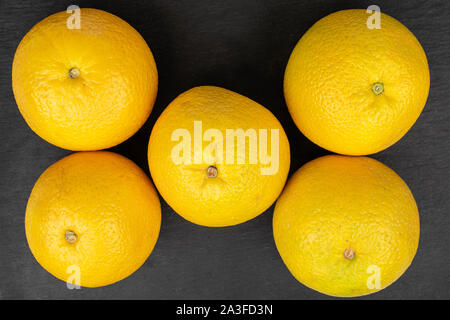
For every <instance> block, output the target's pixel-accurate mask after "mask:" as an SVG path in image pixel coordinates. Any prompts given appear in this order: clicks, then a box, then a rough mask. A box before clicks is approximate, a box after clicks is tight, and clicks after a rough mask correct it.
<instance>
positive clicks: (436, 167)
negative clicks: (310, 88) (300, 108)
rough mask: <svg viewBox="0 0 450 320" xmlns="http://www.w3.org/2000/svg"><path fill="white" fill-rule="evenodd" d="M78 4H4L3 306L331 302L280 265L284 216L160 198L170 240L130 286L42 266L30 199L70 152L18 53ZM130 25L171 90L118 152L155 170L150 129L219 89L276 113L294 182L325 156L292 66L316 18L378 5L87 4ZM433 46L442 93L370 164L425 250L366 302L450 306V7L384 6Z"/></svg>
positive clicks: (0, 58)
mask: <svg viewBox="0 0 450 320" xmlns="http://www.w3.org/2000/svg"><path fill="white" fill-rule="evenodd" d="M70 4H73V1H50V0H40V1H39V2H37V1H33V2H32V1H20V2H19V1H6V0H1V1H0V26H1V27H0V41H1V45H0V68H1V72H0V92H1V95H0V106H1V117H0V123H1V139H0V141H1V142H0V143H1V148H0V157H1V164H2V165H1V167H0V173H1V180H0V299H1V298H3V299H8V298H9V299H23V298H27V299H51V298H58V299H61V298H63V299H73V298H76V299H100V298H103V299H109V298H116V299H131V298H135V299H186V298H187V299H215V298H219V299H323V298H327V297H326V296H324V295H322V294H319V293H316V292H315V291H313V290H310V289H308V288H306V287H305V286H303V285H301V284H300V283H298V282H297V281H296V280H295V279H294V278H293V277H292V276H291V275H290V273H289V271H288V270H287V269H286V267H285V266H284V265H283V263H282V261H281V259H280V257H279V255H278V253H277V250H276V248H275V244H274V241H273V237H272V226H271V222H272V211H273V207H272V208H271V209H270V210H268V211H267V212H265V213H264V214H262V215H261V216H259V217H258V218H256V219H254V220H252V221H249V222H247V223H244V224H242V225H238V226H235V227H229V228H219V229H217V228H205V227H199V226H196V225H194V224H191V223H190V222H188V221H185V220H183V219H182V218H181V217H180V216H178V215H177V214H176V213H174V211H173V210H172V209H171V208H169V207H168V206H167V204H166V203H165V202H164V201H163V202H162V205H163V223H162V229H161V235H160V238H159V241H158V243H157V245H156V248H155V250H154V251H153V253H152V255H151V256H150V258H149V259H148V260H147V262H146V263H145V264H144V265H143V266H142V267H141V268H140V269H139V270H138V271H137V272H136V273H134V274H133V275H132V276H130V277H129V278H127V279H125V280H123V281H121V282H119V283H117V284H114V285H111V286H107V287H103V288H98V289H85V288H83V289H81V290H68V289H67V288H66V286H65V283H64V282H61V281H59V280H57V279H55V278H54V277H53V276H51V275H50V274H49V273H47V272H46V271H45V270H44V269H43V268H41V267H40V266H39V264H38V263H37V262H36V260H35V259H34V258H33V256H32V254H31V253H30V251H29V249H28V246H27V242H26V239H25V232H24V214H25V207H26V203H27V199H28V196H29V193H30V191H31V189H32V187H33V184H34V182H35V181H36V179H37V178H38V177H39V175H40V174H41V173H42V172H43V171H44V170H45V169H46V168H47V167H48V166H49V165H51V164H52V163H54V162H55V161H56V160H58V159H60V158H62V157H63V156H65V155H67V154H69V153H70V152H69V151H67V150H62V149H59V148H56V147H54V146H52V145H50V144H48V143H47V142H45V141H43V140H42V139H41V138H39V137H38V136H37V135H36V134H34V133H33V132H32V131H31V130H30V129H29V127H28V126H27V125H26V123H25V121H24V120H23V118H22V117H21V115H20V113H19V110H18V109H17V106H16V104H15V101H14V97H13V93H12V89H11V80H10V79H11V65H12V60H13V55H14V51H15V49H16V47H17V45H18V43H19V41H20V39H21V38H22V37H23V36H24V35H25V33H26V32H27V31H28V30H29V29H30V28H31V27H32V26H33V25H34V24H35V23H37V22H38V21H40V20H41V19H43V18H45V17H46V16H48V15H50V14H52V13H55V12H57V11H62V10H65V8H66V7H67V6H68V5H70ZM77 4H78V5H80V6H81V7H94V8H99V9H103V10H106V11H109V12H111V13H113V14H116V15H118V16H119V17H121V18H123V19H124V20H126V21H128V22H129V23H130V24H131V25H132V26H133V27H135V28H136V29H137V30H138V31H139V32H140V33H141V34H142V36H143V37H144V38H145V40H146V41H147V42H148V44H149V46H150V47H151V49H152V51H153V54H154V55H155V59H156V62H157V66H158V71H159V76H160V88H159V93H158V97H157V101H156V105H155V108H154V110H153V112H152V114H151V116H150V118H149V119H148V121H147V123H146V124H145V125H144V127H143V128H142V129H141V130H140V131H139V132H138V133H137V134H136V135H135V136H133V137H132V138H131V139H129V140H128V141H126V142H124V143H122V144H121V145H119V146H117V147H115V148H113V149H112V150H113V151H116V152H118V153H120V154H122V155H125V156H127V157H128V158H130V159H132V160H134V161H135V162H136V163H137V164H138V165H139V166H141V167H142V169H144V170H145V171H146V172H147V173H148V167H147V160H146V151H147V142H148V138H149V135H150V131H151V128H152V126H153V124H154V122H155V120H156V119H157V117H158V116H159V115H160V113H161V112H162V110H163V109H164V108H165V106H167V104H168V103H169V102H170V101H171V100H172V99H174V98H175V97H176V96H177V95H178V94H179V93H181V92H183V91H185V90H187V89H189V88H191V87H193V86H197V85H206V84H210V85H218V86H222V87H225V88H228V89H230V90H234V91H236V92H239V93H241V94H244V95H246V96H248V97H249V98H251V99H254V100H255V101H258V102H259V103H261V104H262V105H264V106H266V107H267V108H269V109H270V110H271V111H272V112H273V113H274V114H275V115H276V116H277V118H278V119H279V120H280V121H281V123H282V124H283V126H284V128H285V130H286V132H287V134H288V137H289V140H290V143H291V149H292V166H291V174H292V172H294V171H295V170H297V169H298V168H299V167H300V166H301V165H303V164H304V163H306V162H307V161H309V160H312V159H314V158H316V157H318V156H321V155H324V154H327V153H328V152H327V151H325V150H323V149H321V148H319V147H317V146H315V145H314V144H313V143H311V142H310V141H308V140H307V139H306V138H305V137H304V136H303V135H302V134H301V133H300V132H299V130H298V129H297V128H296V127H295V125H294V123H293V121H292V120H291V118H290V116H289V114H288V111H287V108H286V105H285V102H284V99H283V93H282V80H283V73H284V68H285V65H286V63H287V60H288V57H289V54H290V52H291V50H292V49H293V47H294V45H295V44H296V42H297V41H298V39H299V38H300V37H301V36H302V34H303V33H304V32H305V31H306V30H307V29H308V28H309V27H310V26H311V25H312V24H313V23H314V22H315V21H317V20H318V19H320V18H322V17H324V16H325V15H327V14H329V13H332V12H334V11H337V10H341V9H348V8H367V7H368V6H369V5H371V4H373V2H372V1H324V0H321V1H292V0H270V1H257V0H252V1H244V0H232V1H198V0H196V1H195V0H191V1H167V0H159V1H144V0H142V1H120V2H119V1H81V0H80V1H77ZM376 4H378V5H379V6H380V7H381V10H382V11H383V12H385V13H387V14H390V15H392V16H393V17H395V18H397V19H398V20H400V21H401V22H402V23H404V24H405V25H406V26H407V27H408V28H409V29H410V30H411V31H412V32H413V33H414V34H415V35H416V36H417V38H418V39H419V41H420V42H421V43H422V46H423V47H424V49H425V51H426V53H427V56H428V59H429V64H430V68H431V91H430V95H429V98H428V102H427V105H426V107H425V109H424V111H423V113H422V115H421V116H420V118H419V119H418V121H417V123H416V124H415V125H414V126H413V128H412V129H411V130H410V131H409V133H408V134H407V135H406V136H405V137H404V138H403V139H401V140H400V141H399V142H398V143H397V144H395V145H394V146H392V147H391V148H389V149H388V150H385V151H383V152H381V153H378V154H376V155H374V156H373V157H374V158H376V159H378V160H380V161H382V162H383V163H385V164H386V165H388V166H390V167H391V168H392V169H394V170H395V171H396V172H397V173H398V174H399V175H400V176H401V177H402V178H403V179H404V180H405V181H406V182H407V183H408V185H409V186H410V188H411V190H412V192H413V194H414V196H415V198H416V201H417V204H418V207H419V210H420V217H421V238H420V245H419V250H418V253H417V255H416V258H415V260H414V262H413V264H412V266H411V267H410V268H409V269H408V271H407V272H406V273H405V274H404V275H403V276H402V277H401V278H400V279H399V280H398V281H397V282H395V283H394V284H393V285H392V286H390V287H388V288H387V289H385V290H383V291H381V292H379V293H377V294H373V295H370V296H368V297H365V299H398V298H401V299H404V298H412V299H425V298H437V299H442V298H447V299H448V298H450V275H449V266H450V258H449V256H450V254H449V246H450V232H449V230H450V214H449V212H450V203H449V200H448V197H449V179H450V174H449V154H450V147H449V124H450V121H449V120H450V116H449V111H448V108H449V105H450V96H449V93H448V92H449V90H448V83H449V81H450V77H449V71H450V70H449V69H450V68H449V63H450V53H449V52H450V37H449V34H450V23H449V21H450V20H449V15H450V2H449V1H444V0H443V1H417V0H415V1H412V0H410V1H377V3H376Z"/></svg>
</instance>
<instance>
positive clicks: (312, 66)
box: [284, 10, 430, 155]
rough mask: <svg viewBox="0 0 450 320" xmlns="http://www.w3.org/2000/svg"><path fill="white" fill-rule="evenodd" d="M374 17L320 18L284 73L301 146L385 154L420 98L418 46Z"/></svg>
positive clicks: (425, 75)
mask: <svg viewBox="0 0 450 320" xmlns="http://www.w3.org/2000/svg"><path fill="white" fill-rule="evenodd" d="M378 14H380V13H378ZM375 15H377V13H375ZM377 17H378V16H373V13H372V14H367V13H366V10H344V11H338V12H335V13H333V14H330V15H328V16H326V17H325V18H323V19H321V20H319V21H318V22H317V23H315V24H314V25H313V26H312V27H311V28H310V29H309V30H308V31H307V32H306V33H305V34H304V35H303V37H302V38H301V39H300V41H299V42H298V43H297V45H296V47H295V49H294V51H293V52H292V54H291V57H290V59H289V62H288V65H287V67H286V72H285V77H284V94H285V99H286V103H287V106H288V108H289V112H290V113H291V116H292V118H293V119H294V121H295V123H296V125H297V126H298V128H299V129H300V130H301V131H302V133H303V134H304V135H305V136H306V137H307V138H309V139H310V140H311V141H313V142H314V143H316V144H318V145H319V146H321V147H323V148H325V149H328V150H331V151H333V152H337V153H341V154H347V155H365V154H371V153H375V152H378V151H381V150H383V149H385V148H387V147H389V146H391V145H392V144H394V143H395V142H397V141H398V140H399V139H400V138H401V137H403V136H404V135H405V133H406V132H407V131H408V130H409V129H410V128H411V126H412V125H413V124H414V122H415V121H416V120H417V118H418V117H419V115H420V113H421V111H422V109H423V107H424V106H425V103H426V100H427V97H428V90H429V87H430V74H429V70H428V62H427V58H426V56H425V53H424V51H423V49H422V47H421V45H420V43H419V42H418V41H417V39H416V38H415V37H414V35H413V34H412V33H411V32H410V31H409V30H408V29H407V28H406V27H405V26H404V25H403V24H401V23H400V22H399V21H397V20H395V19H394V18H392V17H390V16H388V15H386V14H382V13H381V14H380V16H379V18H380V19H379V20H377ZM377 22H380V24H379V25H377ZM378 26H379V27H380V28H379V29H377V28H376V27H378Z"/></svg>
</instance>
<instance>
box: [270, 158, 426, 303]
mask: <svg viewBox="0 0 450 320" xmlns="http://www.w3.org/2000/svg"><path fill="white" fill-rule="evenodd" d="M273 233H274V238H275V242H276V245H277V248H278V251H279V253H280V255H281V258H282V259H283V261H284V263H285V264H286V266H287V267H288V269H289V270H290V271H291V273H292V274H293V276H294V277H295V278H296V279H297V280H298V281H300V282H301V283H303V284H304V285H306V286H308V287H310V288H312V289H314V290H317V291H319V292H322V293H325V294H328V295H332V296H341V297H352V296H360V295H366V294H369V293H373V292H376V291H379V290H381V289H383V288H386V287H387V286H389V285H390V284H391V283H393V282H394V281H395V280H397V279H398V278H399V277H400V276H401V275H402V274H403V273H404V272H405V270H406V269H407V268H408V267H409V265H410V264H411V262H412V260H413V258H414V255H415V254H416V251H417V246H418V243H419V233H420V224H419V213H418V210H417V206H416V202H415V200H414V197H413V195H412V194H411V191H410V190H409V188H408V186H407V185H406V183H405V182H404V181H403V180H402V179H401V178H400V177H399V176H398V175H397V174H396V173H395V172H394V171H392V170H391V169H389V168H388V167H386V166H385V165H383V164H382V163H380V162H378V161H376V160H373V159H371V158H367V157H347V156H336V155H332V156H325V157H321V158H318V159H316V160H313V161H311V162H309V163H307V164H305V165H304V166H303V167H301V168H300V169H299V170H298V171H297V172H296V173H295V174H294V175H293V176H292V178H290V179H289V181H288V183H287V185H286V188H285V189H284V191H283V193H282V194H281V196H280V198H279V199H278V201H277V204H276V206H275V212H274V217H273Z"/></svg>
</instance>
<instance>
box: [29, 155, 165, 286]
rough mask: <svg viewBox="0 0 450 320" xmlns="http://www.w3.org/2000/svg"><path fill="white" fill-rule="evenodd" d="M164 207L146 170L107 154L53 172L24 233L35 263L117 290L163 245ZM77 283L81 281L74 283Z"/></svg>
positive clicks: (74, 158)
mask: <svg viewBox="0 0 450 320" xmlns="http://www.w3.org/2000/svg"><path fill="white" fill-rule="evenodd" d="M160 225H161V207H160V203H159V198H158V195H157V193H156V191H155V189H154V187H153V185H152V183H151V182H150V180H149V179H148V177H147V176H146V175H145V174H144V172H143V171H142V170H141V169H140V168H139V167H138V166H136V165H135V164H134V163H133V162H132V161H130V160H128V159H127V158H125V157H122V156H120V155H118V154H115V153H112V152H105V151H97V152H80V153H75V154H72V155H70V156H68V157H65V158H63V159H62V160H60V161H58V162H56V163H55V164H53V165H52V166H50V167H49V168H48V169H47V170H46V171H45V172H44V173H43V174H42V175H41V176H40V177H39V179H38V181H37V182H36V184H35V186H34V188H33V191H32V192H31V195H30V198H29V200H28V205H27V210H26V218H25V229H26V235H27V240H28V244H29V246H30V249H31V252H32V253H33V255H34V257H35V258H36V260H37V261H38V262H39V263H40V264H41V266H42V267H43V268H45V269H46V270H47V271H48V272H50V273H51V274H52V275H54V276H55V277H57V278H58V279H61V280H63V281H67V280H69V278H70V277H71V276H74V275H76V274H75V273H76V272H78V275H79V276H80V280H81V281H80V283H79V284H80V285H81V286H84V287H99V286H105V285H108V284H112V283H114V282H117V281H119V280H122V279H124V278H125V277H127V276H129V275H130V274H132V273H133V272H134V271H136V270H137V269H138V268H139V267H140V266H141V265H142V264H143V263H144V262H145V260H146V259H147V257H148V256H149V255H150V253H151V252H152V250H153V247H154V246H155V243H156V240H157V239H158V235H159V230H160ZM74 279H76V278H74Z"/></svg>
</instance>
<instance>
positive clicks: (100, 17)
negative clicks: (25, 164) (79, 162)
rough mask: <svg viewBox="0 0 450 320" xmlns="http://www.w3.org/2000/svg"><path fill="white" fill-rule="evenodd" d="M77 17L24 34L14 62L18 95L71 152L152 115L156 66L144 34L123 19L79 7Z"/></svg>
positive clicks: (33, 119)
mask: <svg viewBox="0 0 450 320" xmlns="http://www.w3.org/2000/svg"><path fill="white" fill-rule="evenodd" d="M75 18H76V16H73V14H68V13H66V12H65V11H64V12H59V13H56V14H53V15H51V16H49V17H47V18H45V19H44V20H42V21H41V22H39V23H38V24H36V25H35V26H34V27H33V28H32V29H31V30H30V31H29V32H28V33H27V34H26V35H25V37H24V38H23V39H22V41H21V42H20V44H19V46H18V48H17V51H16V54H15V57H14V62H13V68H12V84H13V90H14V96H15V98H16V102H17V105H18V107H19V110H20V112H21V114H22V116H23V117H24V119H25V121H26V122H27V123H28V125H29V126H30V127H31V129H32V130H33V131H34V132H35V133H37V134H38V135H39V136H40V137H41V138H43V139H44V140H46V141H48V142H50V143H52V144H54V145H56V146H58V147H61V148H65V149H69V150H84V151H86V150H100V149H105V148H109V147H112V146H115V145H117V144H119V143H121V142H122V141H124V140H126V139H128V138H129V137H131V136H132V135H133V134H134V133H135V132H136V131H137V130H138V129H139V128H140V127H141V126H142V125H143V124H144V122H145V121H146V120H147V118H148V116H149V114H150V112H151V110H152V108H153V104H154V101H155V98H156V92H157V87H158V74H157V70H156V65H155V61H154V59H153V55H152V53H151V51H150V49H149V47H148V46H147V44H146V42H145V40H144V39H143V38H142V37H141V35H140V34H139V33H138V32H137V31H136V30H135V29H134V28H133V27H131V26H130V25H129V24H128V23H126V22H125V21H123V20H122V19H120V18H119V17H116V16H115V15H112V14H110V13H107V12H105V11H102V10H96V9H81V11H80V15H79V18H80V19H79V20H76V19H75ZM76 21H79V25H77V24H76ZM78 27H79V28H78Z"/></svg>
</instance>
